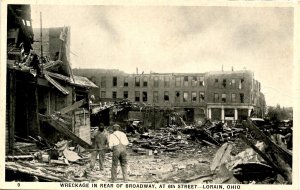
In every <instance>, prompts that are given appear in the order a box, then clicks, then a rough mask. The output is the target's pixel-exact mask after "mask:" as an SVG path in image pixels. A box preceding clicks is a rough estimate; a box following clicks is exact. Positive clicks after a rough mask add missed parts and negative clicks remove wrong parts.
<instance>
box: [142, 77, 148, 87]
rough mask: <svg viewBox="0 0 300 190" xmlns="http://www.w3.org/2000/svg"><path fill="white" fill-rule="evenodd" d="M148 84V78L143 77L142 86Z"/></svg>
mask: <svg viewBox="0 0 300 190" xmlns="http://www.w3.org/2000/svg"><path fill="white" fill-rule="evenodd" d="M147 86H148V78H147V77H144V78H143V87H147Z"/></svg>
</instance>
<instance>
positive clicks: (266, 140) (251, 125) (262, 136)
mask: <svg viewBox="0 0 300 190" xmlns="http://www.w3.org/2000/svg"><path fill="white" fill-rule="evenodd" d="M242 124H243V125H244V126H246V127H247V128H249V129H250V130H252V131H254V132H255V133H256V134H258V135H259V136H260V139H261V140H262V141H263V142H264V143H265V144H266V145H268V146H269V147H270V148H271V149H272V150H273V152H274V153H276V154H277V155H278V156H279V157H280V158H281V159H282V160H286V162H287V163H288V164H289V165H290V166H292V164H293V157H292V155H291V153H289V152H288V151H286V150H285V149H283V148H282V147H280V146H278V145H276V144H275V143H274V142H273V141H272V140H271V139H270V138H269V137H268V136H267V135H265V134H264V133H263V132H262V131H261V130H260V129H259V128H258V127H257V126H256V125H255V124H254V123H253V122H252V121H251V120H250V119H248V120H247V121H243V123H242Z"/></svg>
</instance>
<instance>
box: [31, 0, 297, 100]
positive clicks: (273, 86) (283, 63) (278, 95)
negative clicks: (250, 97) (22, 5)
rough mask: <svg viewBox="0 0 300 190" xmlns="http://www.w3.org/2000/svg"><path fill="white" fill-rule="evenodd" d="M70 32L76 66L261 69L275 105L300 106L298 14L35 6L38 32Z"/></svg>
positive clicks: (261, 78) (201, 8) (271, 10)
mask: <svg viewBox="0 0 300 190" xmlns="http://www.w3.org/2000/svg"><path fill="white" fill-rule="evenodd" d="M40 11H41V12H42V14H43V27H56V26H64V25H65V26H70V27H71V52H72V53H74V54H76V55H77V56H75V55H73V54H71V64H72V68H105V69H119V70H123V71H125V72H127V73H134V72H136V68H137V67H138V69H139V72H142V71H144V72H145V73H149V72H150V71H153V72H187V73H188V72H207V71H216V70H221V69H222V65H223V67H224V70H231V67H234V69H235V70H242V69H244V68H246V69H249V70H252V71H254V75H255V78H256V79H258V80H259V81H260V82H261V83H262V91H263V92H264V94H265V96H266V101H267V104H268V105H276V104H277V103H278V104H280V105H283V106H292V99H293V95H292V83H291V76H292V72H293V8H284V7H281V8H274V7H255V8H254V7H253V8H251V7H204V6H197V7H195V6H194V7H192V6H184V7H183V6H45V5H43V6H32V19H33V26H34V27H39V25H40V23H39V13H40Z"/></svg>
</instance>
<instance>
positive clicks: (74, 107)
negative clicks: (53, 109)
mask: <svg viewBox="0 0 300 190" xmlns="http://www.w3.org/2000/svg"><path fill="white" fill-rule="evenodd" d="M86 103H87V102H86V100H85V99H82V100H80V101H77V102H75V103H74V104H72V105H71V106H67V107H65V108H63V109H61V110H59V111H57V112H58V113H60V114H66V113H68V112H70V111H73V110H75V109H77V108H79V107H80V106H82V105H84V104H86Z"/></svg>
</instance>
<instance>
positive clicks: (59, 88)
mask: <svg viewBox="0 0 300 190" xmlns="http://www.w3.org/2000/svg"><path fill="white" fill-rule="evenodd" d="M45 78H46V79H47V81H48V82H50V83H51V84H52V85H53V86H55V87H56V88H57V89H58V90H59V91H61V92H62V93H63V94H64V95H68V94H69V93H70V92H69V91H68V90H67V89H65V88H64V87H63V86H61V85H60V84H59V83H58V82H57V81H55V80H54V79H52V78H51V77H50V76H48V75H47V74H45Z"/></svg>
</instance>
